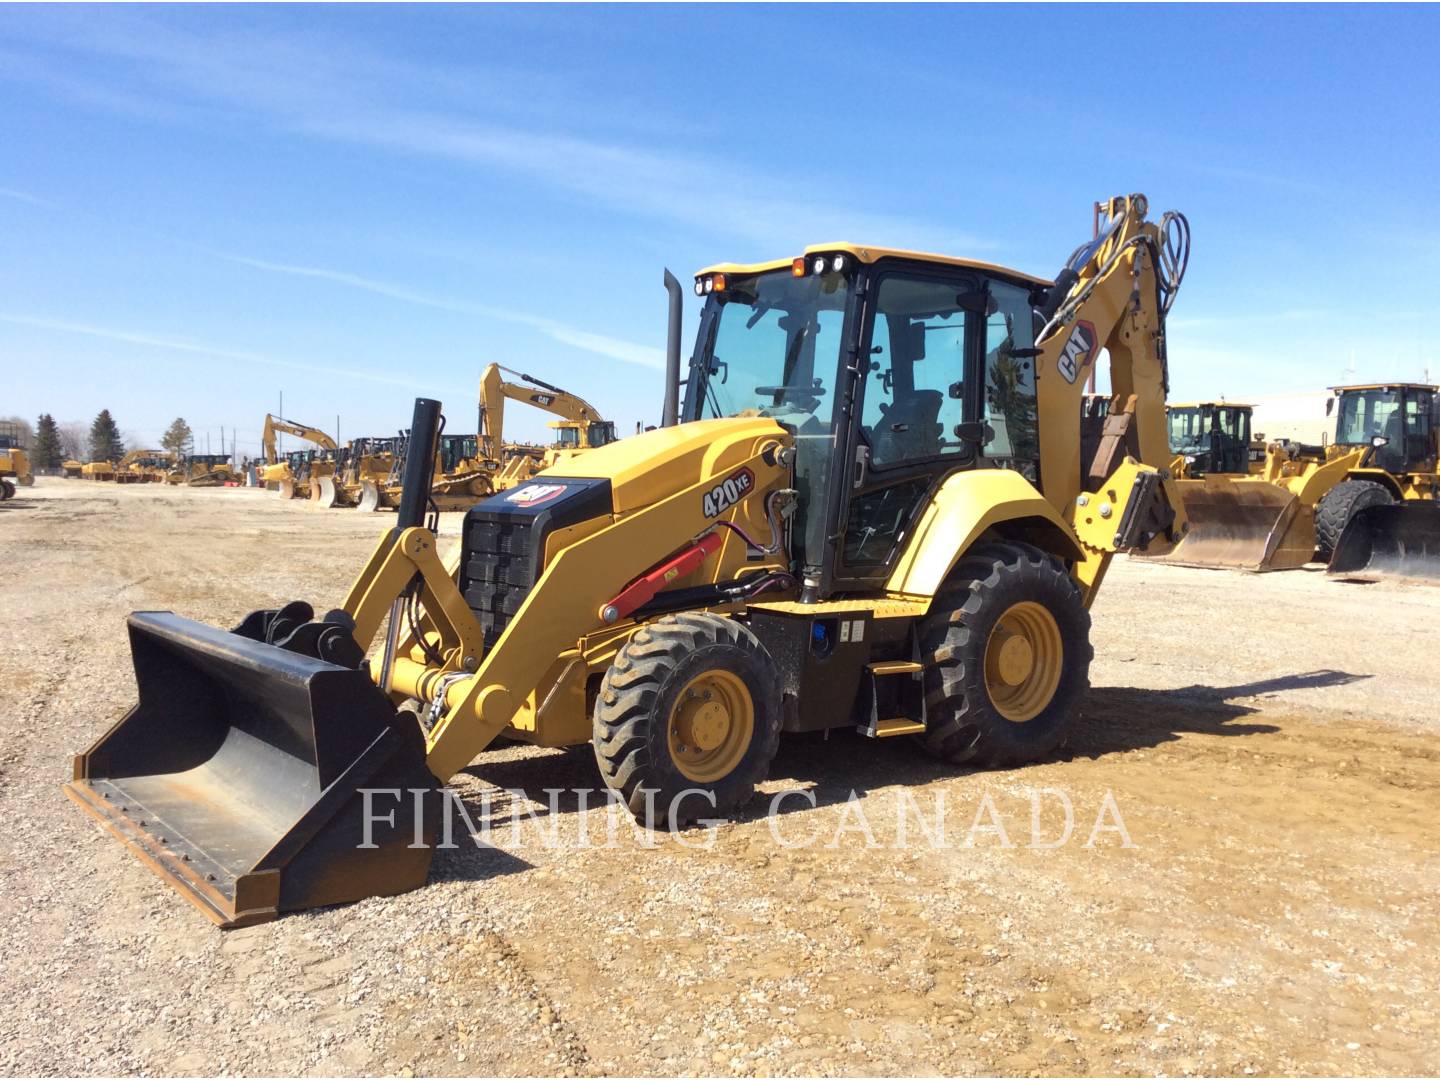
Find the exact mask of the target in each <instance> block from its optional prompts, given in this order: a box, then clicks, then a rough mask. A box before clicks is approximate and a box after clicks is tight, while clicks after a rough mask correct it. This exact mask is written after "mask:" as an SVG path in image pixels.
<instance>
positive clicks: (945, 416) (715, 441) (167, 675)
mask: <svg viewBox="0 0 1440 1080" xmlns="http://www.w3.org/2000/svg"><path fill="white" fill-rule="evenodd" d="M1104 210H1105V214H1104V217H1103V219H1102V220H1101V221H1100V223H1099V224H1100V227H1099V228H1098V230H1097V233H1098V235H1096V236H1095V237H1094V238H1093V239H1092V240H1090V241H1088V242H1087V243H1085V244H1084V245H1082V246H1081V247H1080V248H1079V249H1077V250H1076V252H1075V253H1074V254H1073V255H1072V257H1071V258H1070V260H1069V261H1068V262H1067V263H1066V265H1065V266H1064V268H1063V269H1062V270H1061V272H1060V274H1059V276H1058V277H1057V279H1056V280H1055V282H1053V283H1051V282H1048V281H1045V280H1043V279H1040V278H1036V277H1032V276H1031V275H1029V274H1025V273H1021V272H1019V271H1016V270H1008V269H1005V268H1003V267H1000V266H995V265H991V264H988V263H983V262H976V261H974V260H970V259H961V258H948V257H942V256H938V255H927V254H920V253H916V252H908V251H899V250H893V249H887V248H879V247H870V246H864V245H856V244H841V243H835V244H822V245H818V246H813V247H810V248H807V249H805V251H804V252H803V253H800V254H797V255H795V256H793V257H787V258H783V259H778V260H775V261H773V262H765V263H758V264H746V265H738V264H734V263H726V264H723V265H719V266H713V267H711V268H709V269H707V270H704V271H702V272H701V273H700V274H699V275H698V276H697V277H696V279H695V286H696V292H697V293H698V294H699V295H700V296H701V297H702V298H703V303H704V307H703V309H702V311H701V314H700V325H699V335H698V339H697V341H696V344H695V349H694V353H693V356H692V359H691V361H690V367H689V375H688V378H686V379H685V380H684V384H683V385H684V397H683V402H682V400H681V396H680V388H681V378H680V350H679V330H678V328H679V321H680V312H679V308H680V302H679V297H678V293H679V288H678V283H677V282H676V281H675V279H674V277H673V276H671V275H669V274H668V273H667V275H666V278H667V282H666V283H667V287H668V288H670V289H671V327H672V331H671V334H670V338H669V342H670V346H669V348H668V349H667V355H668V367H667V376H666V385H665V401H664V406H663V409H662V417H663V424H662V426H661V427H659V428H657V429H655V430H652V431H649V432H646V433H643V434H637V435H636V436H635V437H634V438H629V439H624V440H622V441H619V442H615V443H610V444H608V445H605V446H601V447H599V448H597V449H594V450H590V451H587V452H586V453H585V454H584V455H582V456H580V457H577V458H572V459H569V460H565V461H561V462H559V463H557V464H556V465H555V466H554V467H552V468H551V469H549V470H548V471H547V472H545V473H542V474H540V475H538V476H536V477H534V478H533V479H531V480H529V481H527V482H526V483H524V484H522V485H520V486H519V487H516V488H513V489H511V490H509V491H505V492H499V493H496V494H495V495H492V496H491V497H489V498H487V499H485V500H484V501H482V502H480V503H479V504H477V505H476V506H474V507H472V508H471V509H470V510H469V511H468V513H467V514H466V516H465V518H464V524H463V528H462V531H461V536H460V538H459V543H458V544H457V545H456V548H455V551H454V552H453V554H452V555H451V556H450V557H449V558H448V559H446V560H442V559H441V558H440V557H439V554H438V552H437V541H436V536H435V534H434V533H433V532H431V531H430V529H429V528H427V526H426V514H425V509H426V503H427V500H428V493H429V491H430V486H431V484H430V482H431V475H430V474H431V470H432V469H433V466H434V456H433V454H431V453H429V452H421V448H425V449H426V450H428V448H430V447H433V446H435V445H436V442H437V432H438V431H439V429H440V424H441V418H440V405H439V403H438V402H435V401H429V400H426V399H421V400H419V401H417V402H416V404H415V413H414V419H413V421H412V424H411V429H410V431H411V440H412V446H413V447H414V449H412V451H411V453H410V454H409V455H408V456H407V459H406V476H405V484H404V498H403V501H402V504H401V506H400V509H399V514H398V518H397V521H396V524H395V527H394V528H390V529H387V530H386V531H385V532H384V534H383V536H382V537H381V538H380V541H379V543H378V544H377V546H376V547H375V549H374V552H373V554H372V555H371V557H370V559H369V561H368V562H367V563H366V565H365V566H364V568H363V569H362V570H361V572H360V575H359V577H358V578H357V580H356V581H355V583H354V585H353V586H352V587H351V589H350V592H349V594H348V595H347V596H346V598H345V601H344V604H343V606H342V607H341V608H340V609H338V610H335V611H331V612H329V613H328V614H326V615H324V616H322V617H321V618H319V619H318V620H317V619H316V618H315V615H314V610H313V609H312V608H311V607H310V606H309V605H308V604H306V603H303V602H299V601H296V602H292V603H290V604H286V605H284V606H281V607H275V608H269V609H265V610H260V611H256V612H255V613H253V614H251V615H249V616H247V617H246V618H245V619H243V620H242V621H241V622H240V624H239V625H238V626H237V627H235V629H233V630H230V631H226V630H222V629H218V628H214V627H210V626H205V625H203V624H201V623H197V622H193V621H191V620H189V619H185V618H182V617H180V616H178V615H175V614H172V613H169V612H139V613H136V614H133V615H131V616H130V620H129V631H130V641H131V649H132V653H133V659H134V666H135V675H136V681H137V683H138V687H139V698H140V700H139V703H138V704H137V705H135V706H134V707H133V708H132V709H131V710H130V711H129V712H128V713H127V714H126V715H125V716H124V717H122V718H121V719H120V720H119V721H118V722H117V723H116V724H115V726H114V727H112V728H111V729H110V731H109V732H107V733H106V734H105V735H104V736H103V737H102V738H101V739H100V740H99V742H97V743H96V744H95V745H94V746H93V747H91V748H90V749H89V750H88V751H86V752H85V753H83V754H81V755H80V756H79V757H78V758H77V759H76V760H75V764H74V773H73V779H72V780H71V782H70V783H69V784H67V785H66V790H67V791H68V793H69V795H70V796H71V797H72V798H73V799H74V800H75V801H76V802H77V803H79V805H80V806H81V807H82V808H83V809H84V810H86V811H87V812H88V813H90V814H92V815H93V816H94V817H95V818H97V819H98V820H99V821H100V822H102V823H103V824H104V825H105V826H106V827H107V828H109V829H110V830H112V831H113V832H114V833H115V834H116V835H117V836H118V837H120V838H121V839H122V840H124V841H125V842H126V843H127V844H129V845H130V846H131V847H133V848H134V849H135V850H136V851H137V852H138V853H139V854H140V856H141V857H142V858H143V859H144V860H145V861H146V862H148V863H149V865H150V866H151V867H152V868H153V869H154V870H156V871H157V872H158V873H160V874H161V875H162V876H163V877H164V878H165V879H166V880H168V881H169V882H170V883H171V884H173V885H174V886H176V887H177V888H179V889H180V890H181V891H182V892H183V893H184V894H185V895H186V896H187V897H188V898H189V899H190V900H192V901H193V902H194V903H195V904H196V905H198V906H199V907H200V908H201V909H202V910H204V911H205V912H206V914H208V915H209V916H210V917H211V918H212V919H214V920H215V921H216V922H218V923H220V924H222V925H226V926H236V925H242V924H247V923H253V922H259V921H263V920H265V919H270V918H273V917H275V915H276V914H277V913H278V912H281V911H287V910H295V909H301V908H307V907H313V906H316V905H321V904H332V903H337V902H342V901H348V900H354V899H357V898H360V897H364V896H371V895H376V894H393V893H398V892H402V891H404V890H407V889H411V888H415V887H417V886H419V885H421V884H422V883H423V882H424V881H425V879H426V876H427V873H428V870H429V865H430V860H431V853H432V848H433V846H434V844H435V842H436V839H437V837H438V836H439V835H440V833H439V830H440V827H441V823H442V821H443V820H445V818H444V808H445V806H446V805H447V795H446V792H445V790H444V787H443V785H444V784H445V782H446V781H447V780H448V779H449V778H450V777H451V776H452V775H453V774H454V773H455V772H456V771H457V770H459V769H462V768H464V767H465V766H466V765H468V764H469V763H470V762H471V761H472V760H473V759H474V758H475V757H476V755H477V754H479V753H480V752H481V751H483V750H484V749H485V748H486V747H487V746H488V745H489V744H490V743H491V741H492V740H494V739H495V738H496V737H497V736H500V735H505V736H507V737H509V738H512V739H520V740H524V741H527V742H530V743H534V744H537V745H541V746H571V745H577V744H586V743H588V744H590V745H591V746H592V747H593V751H594V755H595V759H596V762H597V764H598V768H599V775H600V777H601V778H602V779H603V782H604V783H605V784H606V785H607V786H608V788H609V789H610V791H611V792H612V793H613V794H614V796H615V798H616V799H618V800H619V801H621V802H623V804H624V805H625V806H627V807H628V808H629V809H630V810H631V811H632V812H634V813H635V814H636V815H637V816H638V817H640V818H641V819H643V820H647V821H650V822H652V823H662V822H665V823H670V824H671V825H680V824H683V823H685V822H687V821H689V820H691V819H693V818H696V817H712V816H717V815H723V814H725V813H727V812H730V811H733V810H734V809H735V808H737V807H739V806H741V805H742V804H744V803H745V802H746V801H747V800H749V799H750V798H751V796H752V794H753V792H754V790H755V786H756V784H757V783H759V782H760V781H761V780H763V779H764V777H765V776H766V772H767V770H768V768H769V766H770V761H771V758H772V757H773V756H774V754H775V752H776V747H777V743H778V740H779V738H780V735H781V733H782V731H783V732H799V731H817V730H822V729H829V728H847V729H850V730H852V731H854V732H856V733H857V735H858V736H859V737H865V738H883V737H891V736H901V737H909V738H913V739H914V740H915V741H916V742H917V743H918V745H919V746H920V747H921V748H923V749H924V750H925V751H926V752H928V753H930V754H932V755H934V756H936V757H938V758H941V759H943V760H945V761H948V762H952V763H964V764H967V765H975V766H1004V765H1014V764H1017V763H1021V762H1026V761H1030V760H1033V759H1036V758H1040V757H1043V756H1045V755H1047V754H1049V753H1051V752H1052V751H1054V750H1055V749H1056V748H1057V747H1058V746H1060V745H1061V744H1062V743H1063V741H1064V740H1065V738H1066V736H1067V733H1068V732H1069V730H1070V728H1071V725H1072V724H1073V722H1074V720H1075V717H1076V713H1077V709H1078V706H1079V704H1080V702H1081V700H1082V698H1083V697H1084V694H1085V692H1086V688H1087V686H1088V679H1089V665H1090V659H1091V655H1092V649H1091V645H1090V637H1089V633H1090V614H1089V608H1090V604H1091V602H1092V601H1093V599H1094V597H1095V593H1096V590H1097V589H1098V588H1099V587H1100V585H1101V583H1102V582H1103V580H1104V577H1105V571H1106V568H1107V567H1108V566H1109V563H1110V560H1111V558H1112V557H1113V556H1114V554H1115V553H1116V552H1118V551H1126V550H1130V549H1132V548H1136V547H1145V546H1146V545H1150V544H1158V545H1166V544H1170V543H1173V542H1174V541H1175V539H1176V538H1177V536H1178V534H1179V533H1180V532H1181V531H1182V530H1183V527H1184V526H1183V512H1182V510H1181V507H1180V506H1179V503H1178V499H1177V497H1176V496H1175V493H1174V486H1173V484H1172V483H1171V482H1170V480H1169V479H1168V473H1167V471H1166V469H1165V466H1166V465H1167V464H1168V462H1169V460H1170V455H1169V448H1168V444H1167V440H1166V428H1165V411H1164V409H1165V393H1166V389H1165V388H1166V385H1167V365H1166V356H1165V316H1166V313H1167V312H1168V311H1169V309H1170V305H1171V303H1172V301H1173V300H1174V298H1175V295H1176V291H1177V289H1178V287H1179V285H1180V279H1181V276H1182V275H1183V271H1184V267H1185V263H1186V255H1187V253H1188V246H1189V245H1188V229H1187V227H1186V225H1185V222H1184V218H1183V217H1181V216H1180V215H1178V214H1166V215H1165V216H1164V217H1163V218H1162V219H1161V220H1160V221H1158V222H1153V221H1150V220H1147V215H1146V202H1145V199H1144V197H1143V196H1139V195H1131V196H1128V197H1118V198H1114V199H1111V200H1109V201H1108V203H1106V204H1104ZM1102 351H1104V352H1105V353H1106V354H1107V355H1108V358H1109V366H1110V376H1111V385H1112V386H1113V387H1114V388H1115V392H1116V402H1117V406H1116V407H1114V408H1112V410H1111V411H1110V414H1109V415H1108V416H1106V417H1105V418H1104V428H1103V431H1102V433H1101V438H1100V441H1099V444H1098V446H1097V448H1096V452H1095V454H1094V456H1093V458H1091V459H1090V460H1088V461H1087V460H1082V459H1081V456H1080V434H1081V433H1080V424H1081V397H1082V395H1083V393H1084V387H1085V383H1086V376H1087V375H1088V372H1089V369H1090V367H1091V366H1092V365H1093V364H1095V363H1096V362H1097V360H1098V358H1099V357H1100V356H1101V354H1102ZM382 626H384V627H385V630H384V632H383V634H382ZM372 646H378V647H377V650H376V653H375V655H374V656H373V657H372V658H370V659H368V660H367V658H366V654H367V653H368V652H369V651H370V650H371V648H372ZM544 761H545V759H537V761H536V762H535V766H536V770H537V782H540V781H541V779H542V774H543V770H544V769H545V768H546V766H545V763H544Z"/></svg>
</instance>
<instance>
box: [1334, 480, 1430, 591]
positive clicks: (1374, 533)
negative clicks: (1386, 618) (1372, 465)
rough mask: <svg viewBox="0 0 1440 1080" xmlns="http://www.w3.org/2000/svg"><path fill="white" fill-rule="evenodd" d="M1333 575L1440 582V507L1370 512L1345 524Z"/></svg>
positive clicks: (1404, 505)
mask: <svg viewBox="0 0 1440 1080" xmlns="http://www.w3.org/2000/svg"><path fill="white" fill-rule="evenodd" d="M1329 572H1330V573H1331V574H1335V575H1338V576H1341V577H1353V578H1361V579H1364V580H1375V579H1378V578H1390V577H1396V578H1427V579H1432V580H1440V503H1433V502H1417V501H1413V500H1412V501H1409V502H1399V503H1390V504H1389V505H1380V506H1366V507H1364V508H1362V509H1360V510H1357V511H1356V512H1355V514H1354V516H1352V517H1351V518H1350V520H1349V521H1348V522H1346V524H1345V529H1344V531H1343V532H1341V534H1340V539H1339V541H1338V542H1337V543H1336V544H1335V553H1334V554H1333V555H1331V556H1330V567H1329Z"/></svg>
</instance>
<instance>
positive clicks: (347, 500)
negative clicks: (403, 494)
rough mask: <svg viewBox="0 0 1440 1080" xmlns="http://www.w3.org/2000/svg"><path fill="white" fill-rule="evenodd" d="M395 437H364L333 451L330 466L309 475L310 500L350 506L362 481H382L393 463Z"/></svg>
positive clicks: (362, 488)
mask: <svg viewBox="0 0 1440 1080" xmlns="http://www.w3.org/2000/svg"><path fill="white" fill-rule="evenodd" d="M397 442H398V440H396V439H393V438H389V439H377V438H372V437H369V436H367V437H364V438H360V439H353V440H351V441H350V442H348V443H346V444H345V445H344V446H343V447H341V448H340V449H339V450H337V451H335V459H334V464H333V465H332V467H331V468H330V469H329V470H328V471H326V472H322V473H321V474H320V475H319V476H315V475H312V476H311V477H310V502H311V503H312V504H313V505H315V506H322V507H331V506H354V505H356V504H357V503H358V502H359V501H360V496H361V494H362V492H363V490H364V484H365V481H367V480H369V481H372V482H383V481H384V480H385V478H386V477H388V476H389V475H390V472H391V469H392V468H393V467H394V463H395V449H396V443H397Z"/></svg>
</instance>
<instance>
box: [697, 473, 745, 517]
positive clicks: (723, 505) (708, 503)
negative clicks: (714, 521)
mask: <svg viewBox="0 0 1440 1080" xmlns="http://www.w3.org/2000/svg"><path fill="white" fill-rule="evenodd" d="M754 486H755V474H754V473H752V472H751V471H750V470H749V469H740V470H738V471H737V472H733V473H731V474H730V475H729V476H727V477H726V478H725V479H724V481H723V482H721V483H719V484H716V485H715V486H714V487H713V488H711V489H710V490H709V491H707V492H706V493H705V498H704V499H703V500H702V502H701V507H700V508H701V511H702V512H703V513H704V514H705V516H706V517H707V518H712V517H717V516H719V515H720V514H723V513H724V512H725V511H726V510H729V509H730V507H732V506H734V505H735V504H736V503H737V502H739V501H740V500H741V499H743V498H744V497H745V496H746V495H748V494H749V493H750V489H751V488H753V487H754Z"/></svg>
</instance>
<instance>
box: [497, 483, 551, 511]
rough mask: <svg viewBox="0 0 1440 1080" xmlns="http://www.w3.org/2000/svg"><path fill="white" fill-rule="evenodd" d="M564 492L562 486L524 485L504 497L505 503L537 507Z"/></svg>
mask: <svg viewBox="0 0 1440 1080" xmlns="http://www.w3.org/2000/svg"><path fill="white" fill-rule="evenodd" d="M564 492H565V485H564V484H526V485H525V486H524V487H520V488H516V489H515V490H514V491H512V492H511V493H510V494H509V495H506V496H505V501H506V502H508V503H515V504H517V505H519V506H539V505H540V504H541V503H544V502H549V501H550V500H551V499H553V498H555V497H556V496H557V495H562V494H564Z"/></svg>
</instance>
